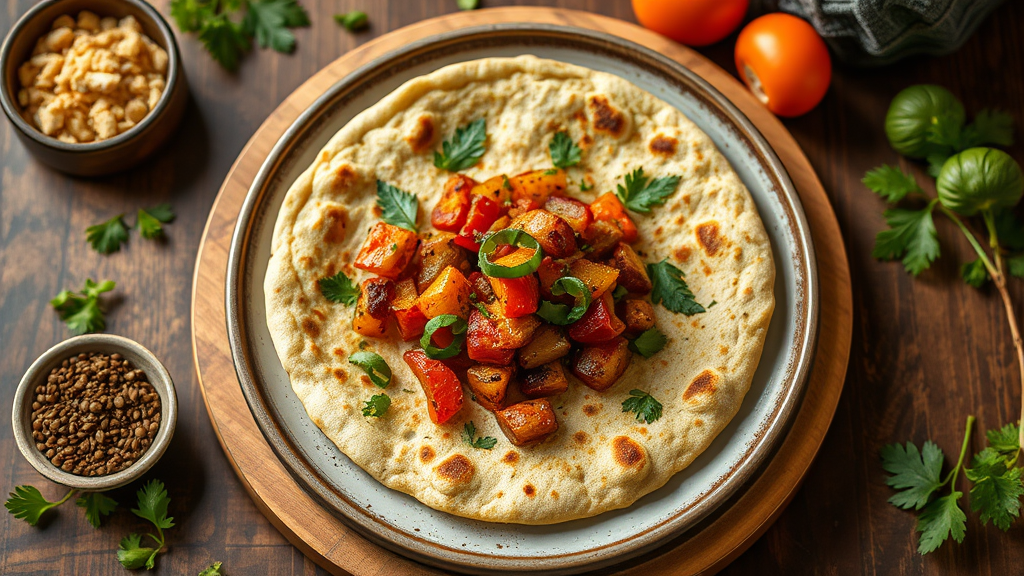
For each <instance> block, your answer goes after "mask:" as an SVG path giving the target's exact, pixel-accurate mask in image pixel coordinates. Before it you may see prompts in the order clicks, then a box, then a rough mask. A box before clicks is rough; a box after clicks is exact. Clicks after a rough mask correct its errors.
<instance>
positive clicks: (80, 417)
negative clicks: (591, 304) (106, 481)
mask: <svg viewBox="0 0 1024 576" xmlns="http://www.w3.org/2000/svg"><path fill="white" fill-rule="evenodd" d="M159 429H160V396H159V395H158V394H157V393H156V390H154V389H153V386H152V385H151V384H150V383H149V382H148V381H147V380H146V375H145V373H143V372H142V370H139V369H137V368H133V367H132V366H131V364H130V363H129V362H128V361H127V360H125V359H124V358H123V357H122V356H121V355H120V354H111V355H106V354H95V353H94V354H79V355H77V356H72V357H71V358H69V359H67V360H65V361H64V362H63V363H61V365H60V366H59V367H58V368H54V369H53V371H51V372H50V375H49V377H48V378H47V381H46V384H45V385H40V386H37V387H36V398H35V402H33V403H32V437H33V438H34V439H35V441H36V448H38V449H39V451H40V452H42V453H43V454H44V455H45V456H46V458H47V459H49V460H50V461H51V462H53V464H54V465H55V466H58V467H60V468H61V469H62V470H64V471H65V472H71V473H72V474H77V475H79V476H103V475H106V474H113V473H114V472H119V471H121V470H124V469H125V468H127V467H129V466H131V465H132V464H134V463H135V461H136V460H138V459H139V458H140V457H141V456H142V455H143V454H144V453H145V452H146V450H147V449H148V448H149V446H150V444H151V443H152V442H153V438H154V437H156V433H157V431H158V430H159Z"/></svg>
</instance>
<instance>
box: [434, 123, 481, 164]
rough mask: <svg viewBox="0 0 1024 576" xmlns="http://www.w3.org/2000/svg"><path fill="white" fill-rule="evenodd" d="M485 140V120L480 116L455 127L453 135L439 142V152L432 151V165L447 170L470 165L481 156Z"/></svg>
mask: <svg viewBox="0 0 1024 576" xmlns="http://www.w3.org/2000/svg"><path fill="white" fill-rule="evenodd" d="M486 141H487V122H486V120H485V119H483V118H480V119H478V120H474V121H473V122H470V123H469V124H467V125H465V126H462V127H461V128H456V129H455V135H454V136H452V138H451V139H450V140H445V141H444V142H443V143H442V144H441V152H434V166H436V167H438V168H440V169H442V170H447V171H449V172H458V171H459V170H465V169H467V168H470V167H472V166H473V165H474V164H476V163H477V162H478V161H480V158H481V157H483V155H484V152H486V151H487V150H486V148H484V143H485V142H486Z"/></svg>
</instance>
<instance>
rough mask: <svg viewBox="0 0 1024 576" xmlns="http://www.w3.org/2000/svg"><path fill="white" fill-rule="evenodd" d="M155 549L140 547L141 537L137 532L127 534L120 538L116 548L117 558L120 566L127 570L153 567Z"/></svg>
mask: <svg viewBox="0 0 1024 576" xmlns="http://www.w3.org/2000/svg"><path fill="white" fill-rule="evenodd" d="M157 552H158V551H157V550H154V549H153V548H143V547H142V537H141V536H139V535H138V534H129V535H127V536H125V537H124V538H123V539H121V543H120V545H118V548H117V560H118V562H120V563H121V565H122V566H124V567H125V568H127V569H129V570H136V569H138V568H142V567H143V566H145V567H146V568H152V567H153V559H154V558H155V557H156V554H157Z"/></svg>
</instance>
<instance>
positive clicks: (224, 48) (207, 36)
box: [199, 14, 252, 71]
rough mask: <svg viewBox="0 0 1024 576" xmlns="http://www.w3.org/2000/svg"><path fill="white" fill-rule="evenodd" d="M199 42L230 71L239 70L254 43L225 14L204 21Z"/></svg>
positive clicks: (238, 25)
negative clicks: (242, 59) (244, 54)
mask: <svg viewBox="0 0 1024 576" xmlns="http://www.w3.org/2000/svg"><path fill="white" fill-rule="evenodd" d="M199 41H200V42H202V43H203V46H204V47H205V48H206V51H207V52H209V53H210V56H211V57H213V59H214V60H215V61H217V63H218V64H220V65H221V66H223V67H224V68H226V69H227V70H229V71H235V70H237V69H238V62H239V60H240V59H241V57H242V54H243V53H244V52H246V51H248V50H249V47H250V46H251V42H252V40H251V39H250V38H249V37H248V36H246V35H245V32H244V31H243V30H242V26H241V25H240V24H235V23H234V22H232V21H231V20H228V17H227V16H226V15H224V14H220V15H218V16H214V17H211V18H207V19H206V20H204V21H203V23H202V25H201V26H200V28H199Z"/></svg>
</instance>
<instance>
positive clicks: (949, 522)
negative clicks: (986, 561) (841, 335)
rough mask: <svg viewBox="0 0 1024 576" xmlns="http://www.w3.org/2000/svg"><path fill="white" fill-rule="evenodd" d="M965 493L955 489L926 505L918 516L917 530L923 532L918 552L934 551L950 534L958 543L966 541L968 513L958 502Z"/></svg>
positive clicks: (918, 544)
mask: <svg viewBox="0 0 1024 576" xmlns="http://www.w3.org/2000/svg"><path fill="white" fill-rule="evenodd" d="M963 495H964V493H963V492H958V491H956V490H954V491H952V492H950V493H949V494H946V495H945V496H943V497H941V498H938V499H937V500H934V501H932V502H931V503H930V504H928V505H927V506H925V507H924V510H922V511H921V515H920V516H918V518H917V531H918V532H920V533H921V539H920V541H919V542H918V543H917V551H918V552H920V553H921V554H928V553H929V552H934V551H935V550H936V549H938V547H939V546H940V545H941V544H942V543H943V542H945V541H946V539H947V538H949V537H950V536H952V537H953V540H956V541H957V542H958V543H959V542H963V541H964V534H966V533H967V515H966V514H964V511H963V510H961V509H960V505H959V504H958V503H957V502H959V500H960V498H961V497H962V496H963Z"/></svg>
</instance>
